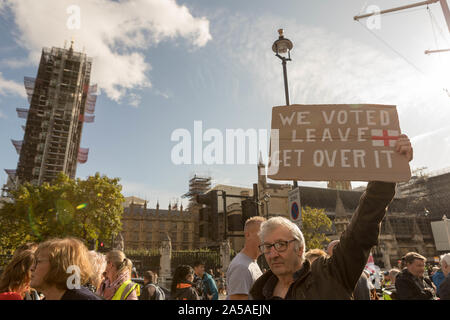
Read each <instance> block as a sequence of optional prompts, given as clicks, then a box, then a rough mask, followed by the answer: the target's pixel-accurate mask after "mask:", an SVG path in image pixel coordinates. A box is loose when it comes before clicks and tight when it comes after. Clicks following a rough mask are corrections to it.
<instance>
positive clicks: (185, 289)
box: [170, 282, 200, 300]
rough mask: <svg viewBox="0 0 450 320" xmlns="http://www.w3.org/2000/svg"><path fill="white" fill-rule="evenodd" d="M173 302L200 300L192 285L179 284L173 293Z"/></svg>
mask: <svg viewBox="0 0 450 320" xmlns="http://www.w3.org/2000/svg"><path fill="white" fill-rule="evenodd" d="M170 296H171V299H173V300H200V298H199V296H198V294H197V291H196V290H195V289H194V288H193V287H192V283H187V282H183V283H179V284H178V285H177V288H176V289H175V292H171V295H170Z"/></svg>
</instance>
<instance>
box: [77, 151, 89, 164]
mask: <svg viewBox="0 0 450 320" xmlns="http://www.w3.org/2000/svg"><path fill="white" fill-rule="evenodd" d="M88 155H89V148H80V149H79V150H78V163H81V164H84V163H86V162H87V160H88Z"/></svg>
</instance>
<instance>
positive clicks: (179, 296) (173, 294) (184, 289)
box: [170, 265, 200, 300]
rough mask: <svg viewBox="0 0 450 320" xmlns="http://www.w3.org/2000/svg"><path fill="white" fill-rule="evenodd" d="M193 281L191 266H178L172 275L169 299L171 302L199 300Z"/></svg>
mask: <svg viewBox="0 0 450 320" xmlns="http://www.w3.org/2000/svg"><path fill="white" fill-rule="evenodd" d="M193 280H194V269H192V267H191V266H188V265H180V266H178V267H177V268H176V269H175V271H174V273H173V277H172V285H171V286H170V289H171V290H170V298H171V299H172V300H200V297H199V295H198V293H197V290H196V289H195V288H194V286H193V285H194V284H193V283H192V281H193Z"/></svg>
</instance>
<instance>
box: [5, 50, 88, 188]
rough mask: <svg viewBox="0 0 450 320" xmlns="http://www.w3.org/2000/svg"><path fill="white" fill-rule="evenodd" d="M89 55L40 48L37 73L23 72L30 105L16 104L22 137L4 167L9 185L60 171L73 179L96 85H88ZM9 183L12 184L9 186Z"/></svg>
mask: <svg viewBox="0 0 450 320" xmlns="http://www.w3.org/2000/svg"><path fill="white" fill-rule="evenodd" d="M91 66H92V60H91V58H88V57H87V56H86V54H84V53H79V52H74V51H73V43H72V46H71V47H70V49H60V48H52V49H47V48H44V49H43V51H42V57H41V61H40V64H39V70H38V73H37V77H36V78H35V79H34V78H29V77H25V79H24V80H25V81H24V82H25V89H26V91H27V95H28V102H29V103H30V108H29V109H25V108H18V109H17V113H18V116H19V118H23V119H27V121H26V126H23V129H24V130H25V135H24V139H23V141H17V140H12V142H13V145H14V147H15V148H16V150H17V153H18V154H19V155H20V156H19V163H18V166H17V170H5V171H6V172H7V174H8V176H9V180H8V181H9V184H10V187H12V186H14V185H17V184H18V183H19V184H21V183H24V182H31V183H32V184H35V185H40V184H42V183H43V182H51V181H52V180H53V179H54V178H56V176H57V175H58V173H59V172H64V173H65V174H67V175H68V176H69V177H70V178H75V174H76V169H77V162H78V163H85V162H86V161H87V157H88V153H89V149H86V148H80V142H81V133H82V129H83V123H84V122H94V115H93V113H94V111H95V103H96V98H97V96H96V95H95V94H96V91H97V86H96V85H94V86H89V82H90V77H91ZM11 184H12V186H11Z"/></svg>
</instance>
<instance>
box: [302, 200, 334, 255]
mask: <svg viewBox="0 0 450 320" xmlns="http://www.w3.org/2000/svg"><path fill="white" fill-rule="evenodd" d="M302 220H303V221H302V231H303V236H304V237H305V242H306V248H307V250H309V249H315V248H319V249H322V248H323V247H324V244H325V243H327V242H329V241H330V239H328V237H327V236H326V233H327V232H330V231H331V225H332V223H331V220H330V219H329V218H328V216H327V215H326V214H325V210H324V209H315V208H310V207H305V208H303V207H302Z"/></svg>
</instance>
